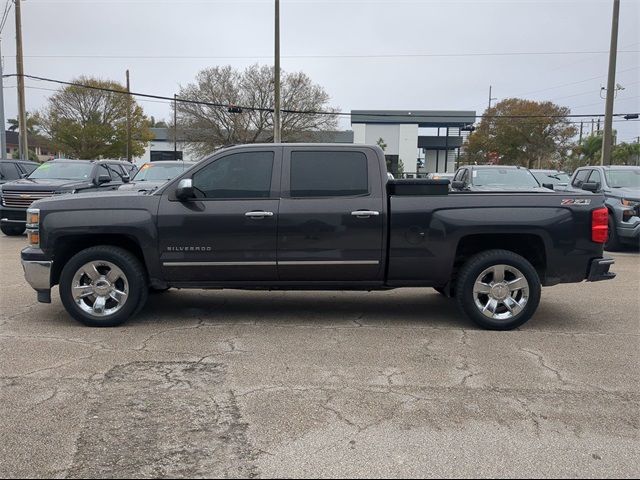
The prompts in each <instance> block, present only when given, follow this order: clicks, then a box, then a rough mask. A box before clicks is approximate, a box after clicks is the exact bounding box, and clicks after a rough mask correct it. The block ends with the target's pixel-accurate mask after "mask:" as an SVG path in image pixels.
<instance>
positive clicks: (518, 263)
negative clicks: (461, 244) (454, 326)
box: [456, 250, 542, 330]
mask: <svg viewBox="0 0 640 480" xmlns="http://www.w3.org/2000/svg"><path fill="white" fill-rule="evenodd" d="M494 265H506V266H510V267H515V269H517V270H519V271H520V272H521V273H522V275H523V276H524V277H525V279H526V280H527V283H528V292H529V293H528V295H529V296H528V299H527V301H526V304H525V305H524V307H523V308H522V310H521V311H520V312H519V313H517V314H515V315H513V316H511V317H510V318H508V319H501V320H497V319H494V318H490V317H488V316H486V315H485V314H483V313H482V311H481V310H480V308H479V307H478V306H477V305H476V300H475V295H474V285H475V282H476V279H478V277H479V276H480V275H481V274H482V273H483V272H484V271H485V270H487V269H489V268H491V267H492V266H494ZM505 279H506V275H505ZM541 290H542V288H541V284H540V278H539V277H538V272H537V271H536V269H535V268H533V266H532V265H531V263H529V261H528V260H527V259H525V258H524V257H521V256H520V255H518V254H516V253H513V252H511V251H508V250H487V251H485V252H482V253H479V254H477V255H474V256H473V257H471V258H470V259H469V260H468V261H467V262H466V263H465V264H464V265H463V267H462V269H461V270H460V272H459V275H458V282H457V286H456V301H457V304H458V307H459V308H460V310H461V311H462V312H463V313H464V314H465V315H466V316H467V317H468V318H470V319H471V320H472V321H473V322H474V323H476V324H477V325H479V326H480V327H482V328H486V329H489V330H513V329H514V328H517V327H519V326H521V325H523V324H524V323H525V322H527V321H528V320H529V319H530V318H531V316H532V315H533V314H534V313H535V311H536V309H537V308H538V304H539V303H540V294H541ZM523 293H524V291H521V292H520V293H518V292H516V293H515V295H522V294H523ZM488 298H489V297H487V299H488ZM503 308H505V309H506V306H505V307H503ZM504 313H505V314H508V313H507V312H506V311H505V312H504Z"/></svg>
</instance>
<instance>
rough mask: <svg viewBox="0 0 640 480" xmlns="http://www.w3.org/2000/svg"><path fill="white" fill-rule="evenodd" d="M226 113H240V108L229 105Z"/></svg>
mask: <svg viewBox="0 0 640 480" xmlns="http://www.w3.org/2000/svg"><path fill="white" fill-rule="evenodd" d="M227 112H229V113H242V107H238V106H237V105H229V106H228V107H227Z"/></svg>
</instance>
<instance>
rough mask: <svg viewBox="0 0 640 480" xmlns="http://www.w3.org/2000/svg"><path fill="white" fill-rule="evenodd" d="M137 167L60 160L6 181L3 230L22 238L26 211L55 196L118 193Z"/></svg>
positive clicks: (1, 196)
mask: <svg viewBox="0 0 640 480" xmlns="http://www.w3.org/2000/svg"><path fill="white" fill-rule="evenodd" d="M136 170H137V169H136V167H135V165H133V164H131V163H129V162H123V161H119V160H68V159H57V160H51V161H48V162H46V163H43V164H41V165H40V166H39V167H38V168H36V169H35V170H33V171H32V172H31V173H30V174H29V175H28V176H27V177H26V178H23V179H20V180H15V181H13V182H7V183H5V184H4V185H2V190H1V191H0V229H1V230H2V233H4V234H5V235H10V236H13V235H22V234H23V233H24V230H25V218H26V216H27V208H29V206H30V205H31V204H32V203H33V202H34V201H35V200H39V199H42V198H47V197H50V196H52V195H61V194H65V193H81V192H90V191H95V190H101V191H104V190H115V189H117V188H118V187H119V186H120V185H122V184H123V183H126V182H128V181H129V179H130V177H131V176H132V175H133V174H135V172H136Z"/></svg>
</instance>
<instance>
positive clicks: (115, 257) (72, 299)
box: [59, 245, 148, 327]
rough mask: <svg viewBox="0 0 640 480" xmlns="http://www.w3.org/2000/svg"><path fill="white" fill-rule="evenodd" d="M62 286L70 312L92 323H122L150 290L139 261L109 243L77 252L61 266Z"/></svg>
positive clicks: (67, 308)
mask: <svg viewBox="0 0 640 480" xmlns="http://www.w3.org/2000/svg"><path fill="white" fill-rule="evenodd" d="M59 290H60V299H61V300H62V303H63V305H64V307H65V308H66V310H67V312H69V314H70V315H71V316H72V317H74V318H75V319H76V320H78V321H80V322H82V323H84V324H85V325H87V326H90V327H115V326H117V325H121V324H123V323H124V322H126V321H127V320H128V319H129V317H131V316H132V315H134V314H135V313H136V312H137V311H139V309H141V308H142V306H143V305H144V303H145V302H146V300H147V294H148V286H147V279H146V275H145V271H144V268H143V266H142V264H141V263H140V261H139V260H138V259H137V258H136V257H135V256H134V255H132V254H131V253H130V252H128V251H127V250H124V249H122V248H118V247H112V246H109V245H102V246H97V247H91V248H87V249H86V250H82V251H81V252H79V253H77V254H76V255H74V256H73V257H72V258H71V260H69V261H68V262H67V264H66V265H65V266H64V268H63V269H62V274H61V275H60V288H59Z"/></svg>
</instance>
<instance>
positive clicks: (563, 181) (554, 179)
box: [531, 169, 571, 189]
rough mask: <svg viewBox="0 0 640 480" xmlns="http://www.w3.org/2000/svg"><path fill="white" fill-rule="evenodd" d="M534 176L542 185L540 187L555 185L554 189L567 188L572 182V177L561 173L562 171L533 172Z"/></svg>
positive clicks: (537, 170)
mask: <svg viewBox="0 0 640 480" xmlns="http://www.w3.org/2000/svg"><path fill="white" fill-rule="evenodd" d="M531 173H533V176H534V177H536V180H538V182H539V183H540V185H543V186H544V185H545V184H547V185H553V188H554V189H556V188H559V187H566V186H568V185H569V182H570V181H571V175H569V174H568V173H566V172H561V171H560V170H539V169H536V170H531Z"/></svg>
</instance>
